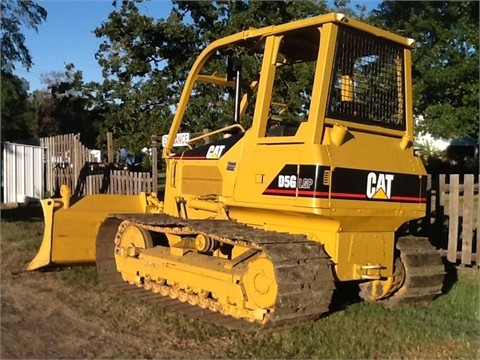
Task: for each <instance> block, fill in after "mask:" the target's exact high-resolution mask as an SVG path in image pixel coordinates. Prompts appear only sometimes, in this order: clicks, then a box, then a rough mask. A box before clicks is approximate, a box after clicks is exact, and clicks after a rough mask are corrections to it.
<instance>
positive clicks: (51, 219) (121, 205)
mask: <svg viewBox="0 0 480 360" xmlns="http://www.w3.org/2000/svg"><path fill="white" fill-rule="evenodd" d="M65 200H66V199H61V198H60V199H45V200H42V201H41V203H42V209H43V215H44V219H45V231H44V234H43V240H42V244H41V245H40V249H39V251H38V253H37V255H36V256H35V258H34V259H33V260H32V261H31V262H30V263H29V264H28V266H27V270H36V269H39V268H42V267H46V266H50V265H74V264H78V265H80V264H93V263H95V241H96V236H97V232H98V229H99V227H100V224H101V222H102V221H103V220H104V219H105V218H106V217H107V216H108V214H115V213H116V214H120V213H145V212H147V208H148V206H147V195H146V194H145V193H141V194H140V195H107V194H98V195H88V196H85V197H83V198H80V199H79V200H78V201H76V202H75V203H73V204H72V205H70V204H68V202H69V200H66V203H67V205H66V206H65ZM149 210H151V209H149ZM155 212H158V211H155Z"/></svg>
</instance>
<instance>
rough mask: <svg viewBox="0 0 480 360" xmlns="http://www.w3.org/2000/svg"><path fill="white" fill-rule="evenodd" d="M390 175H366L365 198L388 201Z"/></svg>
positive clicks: (390, 189)
mask: <svg viewBox="0 0 480 360" xmlns="http://www.w3.org/2000/svg"><path fill="white" fill-rule="evenodd" d="M393 178H394V175H392V174H376V173H374V172H370V173H368V176H367V197H368V198H369V199H390V197H391V196H392V181H393Z"/></svg>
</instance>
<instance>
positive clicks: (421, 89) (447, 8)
mask: <svg viewBox="0 0 480 360" xmlns="http://www.w3.org/2000/svg"><path fill="white" fill-rule="evenodd" d="M478 18H479V6H478V2H477V1H458V2H457V1H434V2H429V1H415V2H409V1H407V2H398V1H384V2H382V3H381V4H380V6H379V7H378V9H377V10H374V11H373V14H372V16H371V18H370V20H371V21H372V22H374V23H375V24H377V25H379V26H381V27H385V28H387V29H390V30H391V31H394V32H397V33H399V34H401V35H403V36H407V37H411V38H413V39H416V40H417V45H416V50H415V51H414V52H413V59H412V61H413V85H414V107H415V112H416V113H417V114H422V115H423V116H424V121H423V122H422V123H421V124H419V131H421V132H430V133H432V134H433V135H436V136H439V137H445V138H452V137H461V136H465V135H471V136H474V137H475V138H478V118H479V112H478V94H479V82H478V77H479V68H478V63H479V55H478V46H479V27H478Z"/></svg>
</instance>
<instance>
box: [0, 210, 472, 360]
mask: <svg viewBox="0 0 480 360" xmlns="http://www.w3.org/2000/svg"><path fill="white" fill-rule="evenodd" d="M10 211H12V210H4V211H2V222H1V226H2V228H1V230H2V240H1V241H2V258H3V256H5V252H6V253H7V254H8V253H12V252H19V251H29V252H31V251H32V249H33V248H35V247H38V246H39V243H40V240H41V236H42V231H41V230H42V228H43V224H42V222H41V218H40V217H39V216H38V209H17V210H15V211H14V212H12V213H10ZM40 215H41V214H40ZM450 270H452V271H450V280H451V284H449V286H448V287H447V289H448V291H447V292H446V293H444V294H443V295H442V296H440V297H438V298H437V299H436V300H435V301H434V302H433V303H432V304H431V305H430V306H429V307H427V308H401V309H395V310H387V309H385V308H383V307H382V306H380V305H379V304H369V303H363V302H349V301H348V300H345V299H341V297H340V296H338V297H337V298H340V299H339V301H340V303H339V304H338V303H337V304H336V305H335V309H336V310H334V311H332V312H331V313H330V314H328V315H327V316H325V317H323V318H322V319H320V320H319V321H317V322H315V323H313V324H308V325H304V326H301V327H297V328H294V329H288V330H283V331H275V332H271V333H262V332H260V333H257V334H251V335H249V334H240V333H237V332H231V331H228V330H225V329H223V328H219V327H216V326H214V325H211V324H205V323H203V322H199V321H196V320H192V319H188V318H186V317H184V316H182V315H179V314H176V313H173V312H171V311H165V310H163V309H162V308H160V307H158V306H153V305H149V304H145V303H143V302H141V301H140V300H137V299H134V298H131V297H129V296H127V295H114V294H110V295H108V297H107V298H106V299H107V300H106V303H105V304H104V305H102V306H103V308H92V309H90V308H88V306H89V304H88V301H87V302H85V304H84V305H82V307H85V308H83V309H81V310H80V311H82V313H85V314H99V316H104V317H105V319H104V320H105V321H106V322H107V324H109V325H110V326H112V327H114V328H115V329H117V331H118V332H119V333H122V334H131V335H132V336H133V335H135V333H132V329H138V328H145V329H147V328H148V329H152V330H154V329H159V328H161V329H162V331H163V333H166V334H169V336H170V337H171V345H170V346H172V348H174V349H176V348H175V347H176V346H178V347H179V348H180V347H181V346H192V347H193V348H202V349H203V353H204V354H208V356H207V357H211V358H262V359H265V358H318V359H338V358H342V359H343V358H382V359H388V358H395V359H398V358H408V359H414V358H429V359H445V358H455V359H473V358H480V352H479V349H480V346H479V339H480V336H479V335H480V308H479V306H480V282H479V280H480V278H479V270H478V269H476V268H458V269H455V268H453V267H452V268H451V269H450ZM59 277H60V279H61V280H62V282H63V286H65V287H68V288H74V289H75V291H76V292H78V296H79V297H82V291H84V292H88V291H92V290H93V291H94V292H102V291H105V289H104V288H103V285H102V284H100V283H99V281H98V277H97V274H96V269H95V267H83V268H70V269H64V270H62V271H61V272H60V276H59ZM107 310H108V311H107ZM129 319H130V320H129ZM139 336H140V335H139ZM180 342H181V344H183V345H176V344H177V343H180ZM185 344H186V345H185ZM149 346H153V344H152V345H149ZM145 351H146V352H145V354H147V355H145V356H148V353H149V352H148V349H146V350H145ZM142 356H143V353H137V354H131V353H130V352H128V351H127V352H122V351H121V350H119V349H116V350H115V351H114V352H113V353H112V354H111V357H117V358H132V357H135V358H138V357H142Z"/></svg>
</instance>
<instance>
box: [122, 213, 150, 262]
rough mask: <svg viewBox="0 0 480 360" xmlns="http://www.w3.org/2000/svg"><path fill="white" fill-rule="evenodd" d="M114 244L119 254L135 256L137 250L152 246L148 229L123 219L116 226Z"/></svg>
mask: <svg viewBox="0 0 480 360" xmlns="http://www.w3.org/2000/svg"><path fill="white" fill-rule="evenodd" d="M115 245H116V250H117V251H118V253H119V254H120V255H123V256H132V257H135V256H137V255H138V253H139V250H145V249H148V248H151V247H153V241H152V236H151V235H150V232H149V231H148V230H146V229H144V228H141V227H139V226H137V225H134V224H132V223H131V222H129V221H124V222H122V223H121V224H120V226H119V227H118V232H117V235H116V236H115Z"/></svg>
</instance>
